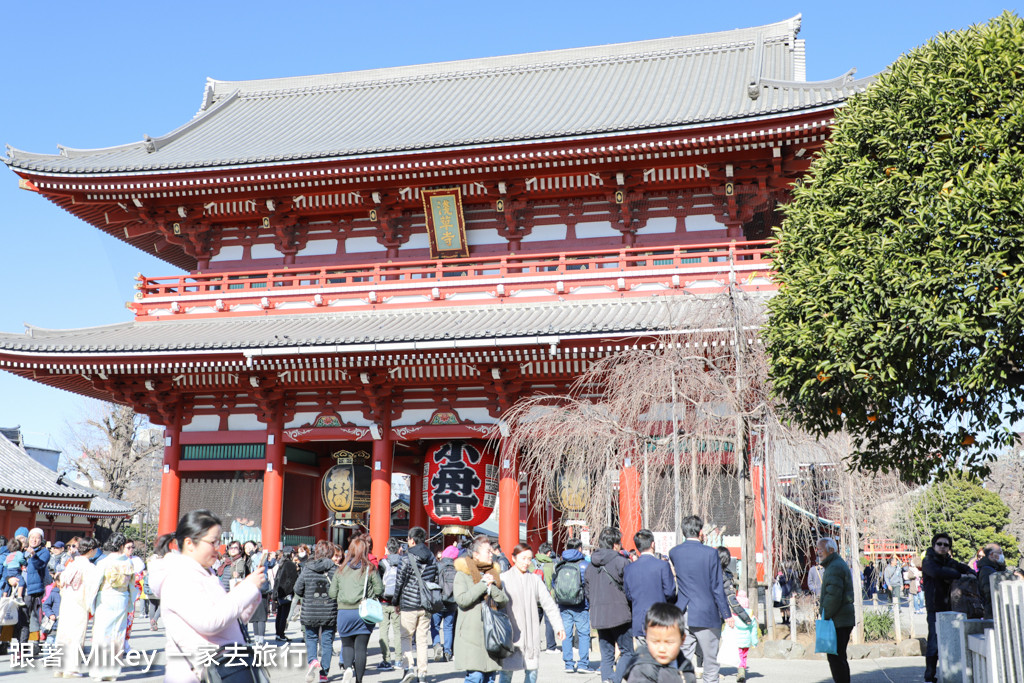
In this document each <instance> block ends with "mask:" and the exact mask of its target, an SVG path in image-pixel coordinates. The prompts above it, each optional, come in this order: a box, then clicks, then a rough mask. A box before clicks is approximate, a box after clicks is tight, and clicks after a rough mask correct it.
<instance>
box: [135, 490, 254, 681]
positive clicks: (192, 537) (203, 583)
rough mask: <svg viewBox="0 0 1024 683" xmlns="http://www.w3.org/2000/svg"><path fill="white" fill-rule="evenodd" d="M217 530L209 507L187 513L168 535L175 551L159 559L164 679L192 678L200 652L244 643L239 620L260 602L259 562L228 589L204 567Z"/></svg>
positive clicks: (209, 564)
mask: <svg viewBox="0 0 1024 683" xmlns="http://www.w3.org/2000/svg"><path fill="white" fill-rule="evenodd" d="M220 531H221V523H220V520H219V519H217V517H215V516H214V515H213V513H211V512H210V511H209V510H194V511H192V512H190V513H188V514H187V515H185V516H184V517H182V518H181V520H180V521H179V522H178V529H177V531H176V532H175V534H174V535H175V540H176V541H177V543H178V549H179V550H180V552H179V553H174V554H169V555H167V556H166V557H165V558H164V561H163V563H162V565H163V566H162V570H163V573H164V576H165V578H164V580H163V583H162V585H161V586H160V589H159V596H158V597H159V598H160V600H161V603H160V604H161V607H162V608H163V616H164V627H165V628H166V630H167V648H166V654H167V667H166V669H165V674H164V680H165V681H170V682H171V683H186V682H187V683H193V682H194V681H197V680H198V678H197V677H196V674H195V672H194V671H193V666H194V665H195V664H196V662H197V661H198V660H199V659H200V657H199V655H200V653H201V652H202V651H204V650H216V649H217V648H220V647H222V646H224V645H230V644H232V643H245V637H244V636H243V635H242V629H241V628H240V626H239V620H243V621H244V620H248V619H249V617H251V616H252V613H253V612H254V611H255V610H256V608H257V606H259V604H260V584H262V583H263V581H264V575H263V568H262V567H259V568H258V569H257V570H256V571H254V572H253V573H252V574H250V575H249V576H247V577H246V578H245V580H243V581H240V582H239V583H238V584H237V585H236V586H235V587H234V588H232V589H231V591H230V592H225V591H224V588H222V587H221V585H220V580H219V579H218V578H217V575H216V574H213V573H212V572H211V571H210V568H211V567H213V564H214V562H216V560H217V546H219V545H220ZM151 587H152V586H151ZM154 592H155V591H154Z"/></svg>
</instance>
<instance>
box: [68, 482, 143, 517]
mask: <svg viewBox="0 0 1024 683" xmlns="http://www.w3.org/2000/svg"><path fill="white" fill-rule="evenodd" d="M68 485H69V486H70V487H72V488H74V489H78V490H79V491H82V492H83V493H87V494H89V495H91V496H92V501H90V502H89V512H98V513H101V514H115V515H116V514H126V515H128V514H131V513H132V512H134V511H135V507H134V506H133V505H132V504H131V503H126V502H124V501H123V500H117V499H116V498H110V497H108V496H106V495H104V494H102V493H100V492H99V491H97V490H96V489H91V488H89V487H88V486H82V485H81V484H77V483H75V482H73V481H72V482H68Z"/></svg>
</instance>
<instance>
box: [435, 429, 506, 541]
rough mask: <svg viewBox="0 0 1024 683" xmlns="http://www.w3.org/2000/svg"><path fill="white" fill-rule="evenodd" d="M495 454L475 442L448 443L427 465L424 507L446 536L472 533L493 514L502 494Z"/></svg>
mask: <svg viewBox="0 0 1024 683" xmlns="http://www.w3.org/2000/svg"><path fill="white" fill-rule="evenodd" d="M494 460H495V458H494V453H493V452H491V451H489V450H487V449H486V448H484V447H483V445H481V444H478V443H476V442H472V441H444V442H442V443H439V444H437V445H436V446H434V447H432V448H431V449H430V450H429V451H427V457H426V460H425V461H424V463H423V505H424V507H426V509H427V514H428V515H430V518H431V519H432V520H434V521H435V522H436V523H438V524H440V525H443V526H444V527H445V528H444V529H443V531H444V533H446V534H453V533H466V534H468V533H472V530H473V527H475V526H477V525H479V524H483V523H484V521H486V520H487V518H488V517H490V516H491V512H493V511H494V504H495V502H496V500H497V493H498V467H497V466H496V465H495V464H494Z"/></svg>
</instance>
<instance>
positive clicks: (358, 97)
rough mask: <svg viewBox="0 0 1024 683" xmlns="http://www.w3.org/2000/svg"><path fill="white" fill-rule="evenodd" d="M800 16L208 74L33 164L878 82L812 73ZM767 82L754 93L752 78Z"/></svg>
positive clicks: (529, 132)
mask: <svg viewBox="0 0 1024 683" xmlns="http://www.w3.org/2000/svg"><path fill="white" fill-rule="evenodd" d="M799 29H800V17H799V16H797V17H793V18H792V19H788V20H785V21H781V22H777V23H775V24H769V25H766V26H757V27H753V28H745V29H735V30H732V31H722V32H718V33H707V34H701V35H694V36H683V37H677V38H664V39H658V40H648V41H640V42H634V43H621V44H617V45H605V46H600V47H589V48H576V49H570V50H558V51H553V52H538V53H532V54H523V55H512V56H506V57H491V58H486V59H474V60H466V61H460V62H445V63H438V64H425V65H419V66H408V67H396V68H388V69H377V70H371V71H356V72H347V73H338V74H328V75H323V76H303V77H296V78H279V79H268V80H254V81H216V80H212V79H211V80H210V81H209V82H208V83H207V90H206V96H205V97H204V100H203V102H204V104H203V108H202V109H201V110H200V111H199V113H198V114H197V115H196V116H195V117H194V118H193V119H192V120H191V121H190V122H188V123H187V124H185V125H184V126H182V127H181V128H179V129H177V130H175V131H173V132H171V133H169V134H167V135H165V136H162V137H160V138H156V139H147V140H143V141H141V142H137V143H131V144H127V145H121V146H118V147H110V148H106V149H93V150H74V149H70V148H65V147H61V148H60V149H61V153H60V154H57V155H50V154H32V153H27V152H23V151H20V150H15V149H11V148H9V149H8V158H6V159H5V161H6V163H8V164H9V165H11V166H12V167H14V168H17V169H21V170H26V171H38V172H52V173H87V174H91V173H99V174H104V173H123V172H146V171H154V170H161V169H183V170H186V169H196V168H209V167H218V166H230V165H251V164H261V163H267V162H275V161H285V160H298V159H309V160H319V159H337V158H345V157H358V156H364V155H381V154H388V153H395V152H412V151H426V150H443V149H453V148H460V147H462V148H464V147H472V146H481V145H495V144H501V143H509V142H517V141H537V140H552V139H565V138H573V137H586V136H597V135H604V134H611V133H616V132H621V131H630V132H638V131H644V130H656V129H664V128H674V127H686V126H692V125H698V124H702V123H708V122H714V121H727V120H737V119H744V118H751V117H758V116H764V115H774V114H780V113H785V112H792V111H799V110H802V109H808V108H814V107H819V106H826V105H834V104H837V103H839V102H841V101H842V100H844V99H845V98H847V97H849V96H850V95H852V94H853V93H855V92H857V91H858V90H860V89H863V88H864V87H865V86H866V84H867V82H868V81H869V80H870V79H862V80H859V81H854V80H853V78H852V75H851V74H846V75H845V76H843V77H840V78H839V79H836V80H834V81H828V82H821V83H807V82H803V81H802V78H803V73H802V71H803V69H802V63H803V62H802V60H803V42H802V41H799V40H796V34H797V32H798V31H799ZM752 83H755V84H756V85H755V86H754V93H755V94H756V95H757V97H756V98H753V99H752V98H751V95H750V93H749V92H748V88H750V86H751V84H752Z"/></svg>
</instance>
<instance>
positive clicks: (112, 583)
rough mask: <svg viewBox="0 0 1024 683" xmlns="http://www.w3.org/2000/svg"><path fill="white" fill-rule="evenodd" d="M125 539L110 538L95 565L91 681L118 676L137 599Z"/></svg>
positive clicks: (116, 535)
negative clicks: (126, 553)
mask: <svg viewBox="0 0 1024 683" xmlns="http://www.w3.org/2000/svg"><path fill="white" fill-rule="evenodd" d="M127 543H128V539H127V538H125V535H124V534H122V533H120V532H118V533H115V534H112V535H111V536H110V538H109V539H107V542H106V543H105V544H104V545H103V549H104V550H106V551H107V553H108V554H107V555H105V556H104V557H103V559H101V560H100V561H99V562H97V563H96V569H97V570H98V571H97V572H96V575H95V576H94V577H93V580H92V583H91V586H92V588H93V590H92V591H90V595H95V602H94V605H95V609H93V623H92V651H93V653H94V657H93V661H92V666H91V667H90V668H89V675H90V676H91V677H92V678H93V679H94V680H103V681H113V680H116V679H117V677H118V676H119V675H120V674H121V667H120V666H119V665H118V661H120V660H119V656H120V655H121V653H122V652H124V644H125V632H126V631H127V629H128V611H129V610H131V608H132V606H133V605H134V604H135V600H136V598H138V595H139V590H138V588H137V587H136V584H135V567H134V565H133V564H132V560H131V558H130V557H128V556H127V555H125V552H124V551H125V545H127Z"/></svg>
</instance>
